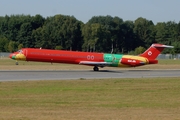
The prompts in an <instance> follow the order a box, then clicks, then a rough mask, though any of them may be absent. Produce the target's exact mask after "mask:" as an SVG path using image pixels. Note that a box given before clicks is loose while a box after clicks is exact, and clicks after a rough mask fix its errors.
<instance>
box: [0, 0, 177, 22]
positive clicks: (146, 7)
mask: <svg viewBox="0 0 180 120" xmlns="http://www.w3.org/2000/svg"><path fill="white" fill-rule="evenodd" d="M179 12H180V0H0V16H5V15H17V14H24V15H31V16H34V15H36V14H40V15H42V16H43V17H50V16H54V15H56V14H62V15H70V16H74V17H75V18H76V19H78V20H80V21H82V22H84V23H86V22H88V20H90V19H91V18H92V17H93V16H99V15H101V16H106V15H110V16H112V17H115V16H118V17H119V18H122V19H123V20H124V21H126V20H132V21H134V20H136V19H137V18H139V17H143V18H146V19H147V20H152V21H153V22H154V23H155V24H156V23H157V22H168V21H174V22H176V23H178V22H179V21H180V14H179Z"/></svg>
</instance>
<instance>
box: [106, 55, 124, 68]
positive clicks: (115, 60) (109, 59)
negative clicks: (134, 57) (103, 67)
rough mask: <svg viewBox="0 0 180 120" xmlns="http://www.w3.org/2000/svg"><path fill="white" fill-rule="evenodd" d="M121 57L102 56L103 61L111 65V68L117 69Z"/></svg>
mask: <svg viewBox="0 0 180 120" xmlns="http://www.w3.org/2000/svg"><path fill="white" fill-rule="evenodd" d="M122 56H123V55H121V54H104V61H105V62H109V63H112V65H110V66H112V67H118V65H119V62H120V60H121V58H122Z"/></svg>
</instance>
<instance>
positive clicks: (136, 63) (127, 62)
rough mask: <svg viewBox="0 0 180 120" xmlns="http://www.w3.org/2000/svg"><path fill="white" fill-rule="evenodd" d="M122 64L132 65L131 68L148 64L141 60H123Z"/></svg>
mask: <svg viewBox="0 0 180 120" xmlns="http://www.w3.org/2000/svg"><path fill="white" fill-rule="evenodd" d="M120 62H121V63H122V64H125V65H130V66H140V65H144V64H146V63H145V62H143V61H141V60H136V59H130V58H122V59H121V61H120Z"/></svg>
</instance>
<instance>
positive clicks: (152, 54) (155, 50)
mask: <svg viewBox="0 0 180 120" xmlns="http://www.w3.org/2000/svg"><path fill="white" fill-rule="evenodd" d="M164 48H173V46H168V45H162V44H152V45H151V46H150V47H149V48H148V49H147V50H146V51H145V52H144V53H142V54H140V56H142V57H146V58H147V59H149V60H154V59H156V58H157V56H158V55H159V54H160V53H161V52H162V51H163V50H164Z"/></svg>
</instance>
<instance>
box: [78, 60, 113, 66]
mask: <svg viewBox="0 0 180 120" xmlns="http://www.w3.org/2000/svg"><path fill="white" fill-rule="evenodd" d="M79 64H81V65H92V66H99V67H105V66H110V65H111V64H112V63H111V62H94V61H80V62H79Z"/></svg>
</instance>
